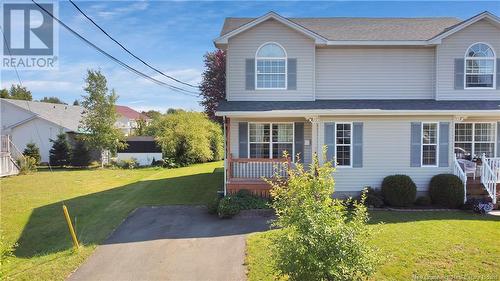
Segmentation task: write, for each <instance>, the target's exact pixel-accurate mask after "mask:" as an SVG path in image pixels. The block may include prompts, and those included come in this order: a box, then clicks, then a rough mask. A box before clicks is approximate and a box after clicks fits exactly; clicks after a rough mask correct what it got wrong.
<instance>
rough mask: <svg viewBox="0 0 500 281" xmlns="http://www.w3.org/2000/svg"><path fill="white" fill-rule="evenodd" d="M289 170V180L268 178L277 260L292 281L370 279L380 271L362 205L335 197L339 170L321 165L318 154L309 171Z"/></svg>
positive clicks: (275, 258) (298, 166)
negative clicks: (274, 214) (276, 229)
mask: <svg viewBox="0 0 500 281" xmlns="http://www.w3.org/2000/svg"><path fill="white" fill-rule="evenodd" d="M294 166H295V167H294V168H291V167H288V168H287V173H288V177H287V178H286V179H284V178H280V177H279V176H278V177H277V180H273V181H271V180H269V181H268V182H269V183H270V184H271V185H272V189H271V195H272V197H273V199H274V200H273V203H272V206H273V208H274V209H275V211H276V215H277V219H276V220H275V222H274V224H275V226H277V227H279V228H281V229H280V230H279V231H277V232H276V235H274V236H272V243H273V248H272V253H273V256H274V257H273V261H274V262H275V263H276V268H277V269H278V270H279V272H280V274H282V275H286V276H288V277H289V279H290V280H365V279H366V277H367V276H368V275H370V274H371V273H372V272H374V270H375V265H376V262H377V260H378V257H377V254H376V252H375V251H374V249H372V248H371V247H370V246H369V241H370V239H371V237H372V236H373V234H372V233H371V231H372V230H371V229H370V228H368V226H367V224H366V223H367V221H368V214H367V210H366V207H365V206H364V204H363V203H364V200H365V197H366V196H365V195H363V196H362V200H361V202H352V201H348V202H343V201H341V200H338V199H333V198H332V193H333V191H334V179H333V172H334V170H335V169H334V168H333V166H332V163H331V162H327V163H326V164H324V165H320V164H319V162H318V157H317V155H314V157H313V163H312V164H311V165H310V167H309V169H304V167H303V166H302V165H301V164H300V163H296V164H295V165H294Z"/></svg>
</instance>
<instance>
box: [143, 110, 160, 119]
mask: <svg viewBox="0 0 500 281" xmlns="http://www.w3.org/2000/svg"><path fill="white" fill-rule="evenodd" d="M142 114H144V115H146V116H147V117H149V118H151V119H156V118H160V116H161V113H160V112H159V111H156V110H148V111H142Z"/></svg>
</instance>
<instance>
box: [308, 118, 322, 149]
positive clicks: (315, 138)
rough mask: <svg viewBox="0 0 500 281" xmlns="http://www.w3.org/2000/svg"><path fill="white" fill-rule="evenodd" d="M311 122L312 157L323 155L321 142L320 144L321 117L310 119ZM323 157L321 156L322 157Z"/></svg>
mask: <svg viewBox="0 0 500 281" xmlns="http://www.w3.org/2000/svg"><path fill="white" fill-rule="evenodd" d="M308 120H309V122H311V128H312V132H311V136H312V137H311V149H312V151H311V152H312V155H314V154H315V153H316V154H321V148H320V142H319V123H320V120H319V117H318V116H313V117H309V118H308ZM320 156H321V155H320Z"/></svg>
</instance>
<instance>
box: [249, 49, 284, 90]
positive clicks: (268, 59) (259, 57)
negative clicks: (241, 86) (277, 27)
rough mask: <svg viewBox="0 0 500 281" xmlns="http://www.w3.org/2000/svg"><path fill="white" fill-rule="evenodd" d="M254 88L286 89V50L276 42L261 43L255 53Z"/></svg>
mask: <svg viewBox="0 0 500 281" xmlns="http://www.w3.org/2000/svg"><path fill="white" fill-rule="evenodd" d="M255 64H256V70H257V71H256V72H255V75H256V79H255V84H256V85H255V86H256V87H255V88H256V89H286V83H287V82H286V75H287V63H286V52H285V49H283V47H281V46H280V45H278V44H277V43H266V44H264V45H262V46H261V47H260V48H259V49H258V50H257V54H256V55H255Z"/></svg>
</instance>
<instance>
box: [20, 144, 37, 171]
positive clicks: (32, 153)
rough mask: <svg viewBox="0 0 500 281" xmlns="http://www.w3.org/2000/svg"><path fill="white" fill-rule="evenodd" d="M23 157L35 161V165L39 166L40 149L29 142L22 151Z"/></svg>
mask: <svg viewBox="0 0 500 281" xmlns="http://www.w3.org/2000/svg"><path fill="white" fill-rule="evenodd" d="M23 155H24V156H29V157H31V158H33V159H35V165H40V161H41V157H40V149H39V148H38V146H36V144H35V143H34V142H30V143H28V144H27V145H26V148H25V149H24V151H23Z"/></svg>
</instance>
